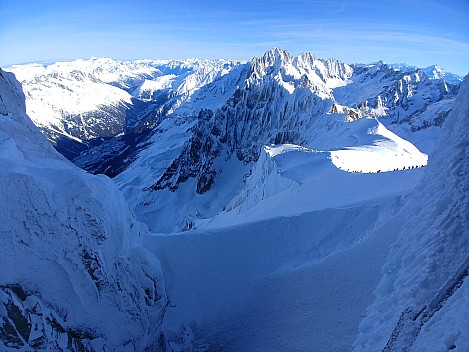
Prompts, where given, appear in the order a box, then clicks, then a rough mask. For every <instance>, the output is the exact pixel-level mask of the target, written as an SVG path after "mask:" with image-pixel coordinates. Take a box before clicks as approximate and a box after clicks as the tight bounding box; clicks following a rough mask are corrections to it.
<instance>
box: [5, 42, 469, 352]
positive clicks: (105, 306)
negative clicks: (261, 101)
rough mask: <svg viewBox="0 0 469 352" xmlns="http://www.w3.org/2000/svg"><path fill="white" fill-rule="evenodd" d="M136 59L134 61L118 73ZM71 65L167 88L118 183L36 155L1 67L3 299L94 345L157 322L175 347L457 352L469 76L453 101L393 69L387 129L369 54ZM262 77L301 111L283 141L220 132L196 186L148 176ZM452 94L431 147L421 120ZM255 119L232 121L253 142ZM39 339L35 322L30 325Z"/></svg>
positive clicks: (380, 67) (377, 73) (283, 124)
mask: <svg viewBox="0 0 469 352" xmlns="http://www.w3.org/2000/svg"><path fill="white" fill-rule="evenodd" d="M73 65H76V63H75V64H73ZM73 65H72V64H66V63H61V64H57V66H56V67H58V68H60V69H61V70H62V72H64V70H66V69H65V68H70V67H72V66H73ZM80 65H82V66H80ZM121 65H122V67H121ZM132 65H136V66H135V67H141V70H142V71H141V73H142V74H141V75H140V74H138V75H133V76H132V72H134V71H132V70H134V69H136V68H135V67H134V66H132ZM78 66H80V67H81V70H82V71H83V72H88V73H90V74H91V73H93V74H94V75H96V76H95V78H96V77H99V81H100V82H101V83H102V82H107V83H111V84H113V85H114V86H111V85H110V87H113V88H115V87H121V88H125V89H128V90H129V91H131V92H132V94H134V95H139V94H140V95H142V97H143V95H145V97H149V96H152V95H153V93H155V92H157V91H161V90H166V89H168V90H171V89H172V90H173V91H172V92H173V93H175V94H176V95H177V96H176V97H175V99H174V101H172V102H171V104H169V105H168V109H169V110H168V111H169V113H172V115H171V118H168V119H165V120H163V121H162V122H161V124H159V125H158V126H157V128H155V129H154V131H153V132H152V135H151V137H150V140H149V141H148V142H149V143H148V146H147V147H146V148H144V149H143V150H142V151H141V152H140V153H139V155H138V157H137V158H136V160H135V161H134V162H133V163H132V165H131V166H130V167H129V168H128V169H127V170H125V171H124V172H123V173H121V174H120V175H118V176H117V177H116V178H115V180H114V182H115V184H117V186H118V187H119V188H120V189H121V191H122V193H121V192H119V191H118V190H117V189H116V187H115V186H114V185H113V182H111V181H110V180H109V179H107V178H106V177H103V176H100V177H94V176H91V175H87V174H85V173H84V172H82V171H80V170H77V169H76V168H75V167H74V166H73V165H71V164H69V163H67V162H66V161H65V160H63V158H61V157H60V156H58V155H57V154H56V153H55V152H54V151H53V150H52V148H51V147H50V146H49V145H48V144H47V142H46V140H45V139H44V138H42V137H41V136H39V135H38V133H37V130H36V129H35V127H34V126H33V125H32V123H31V122H30V121H29V119H28V118H27V117H26V115H25V111H24V106H23V105H22V102H21V100H22V99H23V98H22V97H21V94H20V93H19V90H20V89H19V87H18V86H17V84H16V83H12V80H11V79H10V80H11V81H10V82H9V83H8V84H9V85H13V86H15V84H16V93H15V90H13V93H12V91H11V90H4V89H2V91H1V92H2V94H1V96H2V102H0V114H1V115H0V118H2V119H0V121H1V124H0V127H1V129H0V143H1V144H2V148H1V149H0V164H1V165H0V166H1V167H0V170H1V171H0V177H2V179H3V180H5V182H2V183H1V184H2V185H3V186H2V187H0V192H1V194H2V197H0V211H1V212H2V214H4V215H2V217H4V218H5V219H9V221H7V222H5V223H2V224H0V232H1V233H2V234H7V235H6V236H5V238H7V240H6V241H4V242H5V243H2V245H3V251H2V250H1V249H0V252H1V253H0V254H2V255H1V256H0V265H2V266H3V267H8V266H10V267H13V266H14V267H15V268H16V267H18V268H19V269H18V270H14V271H13V270H12V271H6V272H1V273H0V289H2V290H0V297H1V301H2V302H6V301H8V300H12V299H13V300H15V302H16V303H15V304H16V305H18V306H19V307H21V309H22V310H23V311H26V310H27V309H29V308H31V307H33V306H35V305H36V304H37V303H38V302H39V304H40V305H41V307H43V308H42V309H43V312H45V313H44V316H46V315H47V314H54V316H58V317H61V319H62V320H61V322H62V324H67V327H86V328H87V329H89V331H99V334H100V335H99V337H98V338H96V339H94V340H93V341H94V342H90V345H89V346H91V347H92V349H102V348H103V346H106V347H108V348H115V349H121V348H124V349H125V348H128V349H129V350H142V349H144V348H145V347H148V348H153V349H158V348H161V346H157V345H156V344H157V342H156V341H157V339H159V338H160V333H161V332H162V333H163V334H164V336H163V335H161V336H163V337H162V338H164V340H165V341H166V342H167V343H168V345H169V346H166V347H167V348H170V349H171V350H173V351H184V350H201V351H203V350H208V351H210V350H213V351H215V350H223V351H265V350H301V351H308V350H314V351H331V350H332V351H341V350H345V351H350V350H352V349H353V350H356V351H375V350H383V348H384V347H385V346H386V343H388V346H391V347H390V349H391V350H396V351H397V350H402V349H409V350H413V351H425V350H432V349H434V348H435V347H437V348H439V349H442V350H444V349H446V350H448V349H455V350H465V349H467V346H469V341H468V337H467V331H468V330H469V326H468V323H467V316H468V314H469V305H468V303H467V302H466V301H467V299H465V298H466V297H467V293H468V290H469V288H468V285H467V279H466V277H467V265H466V264H467V252H468V250H469V242H468V236H467V235H468V234H469V228H468V223H467V214H468V209H469V208H468V203H467V199H468V187H467V185H468V180H467V174H468V173H467V170H468V166H467V160H466V159H467V158H466V157H465V156H466V155H467V146H468V145H469V142H468V141H467V136H468V135H469V134H468V127H467V126H468V124H467V117H468V116H469V114H468V106H469V95H468V93H469V81H468V80H467V79H466V81H465V82H464V83H463V86H462V87H461V91H460V94H459V96H458V98H457V99H456V101H455V100H454V99H452V98H451V97H450V98H449V99H443V100H440V101H437V102H434V101H433V100H432V99H433V95H436V94H437V93H438V91H437V90H435V89H434V88H435V87H434V86H432V85H431V84H433V83H430V84H429V85H428V86H427V83H425V82H426V81H425V79H424V78H425V77H424V74H425V72H423V71H419V72H416V71H415V70H408V72H402V77H401V76H399V79H398V80H396V81H395V83H396V87H398V88H399V89H401V90H400V91H399V92H401V93H402V94H403V96H405V98H407V97H408V98H409V100H408V101H406V103H408V102H410V103H409V108H408V111H407V113H408V114H407V115H406V116H405V117H406V118H409V121H407V122H406V124H405V125H401V124H398V126H396V124H394V123H393V122H396V121H397V122H401V121H399V118H396V116H395V115H396V112H397V111H404V110H402V109H403V108H402V107H401V106H398V107H393V108H392V109H391V108H389V106H391V105H389V100H387V99H391V98H393V95H392V94H391V95H386V94H384V93H389V91H388V90H387V88H389V87H387V86H386V85H387V84H389V81H387V80H386V79H385V78H386V77H387V75H389V74H391V73H392V72H394V71H395V69H393V68H392V67H388V66H386V65H384V64H382V63H378V64H373V65H370V66H369V67H368V68H367V71H358V72H361V73H358V74H355V75H354V73H353V70H354V69H355V68H352V67H351V66H348V65H345V64H342V63H340V62H338V61H336V60H333V59H330V60H327V61H325V60H318V59H316V58H315V57H314V56H313V55H311V54H302V55H300V56H299V57H297V58H292V57H291V56H290V55H289V54H288V53H287V52H285V51H283V50H281V49H278V48H274V49H273V50H271V51H269V52H267V53H266V54H265V55H264V57H262V58H260V59H257V58H255V59H254V60H253V61H252V62H251V66H249V65H244V64H239V65H238V64H235V63H232V62H228V61H223V60H219V61H215V62H213V61H201V60H184V61H155V60H142V61H136V62H133V63H130V62H126V63H118V64H116V63H115V62H113V61H112V60H110V59H96V58H93V59H91V60H83V61H79V62H78ZM64 67H65V68H64ZM119 67H121V68H119ZM126 67H127V68H128V71H127V68H126ZM130 67H134V68H132V69H131V68H130ZM116 68H119V69H117V70H115V69H116ZM24 69H25V68H24ZM30 69H31V70H32V69H33V68H30ZM34 69H37V70H39V71H41V72H42V71H44V70H48V69H49V66H47V67H45V66H44V67H40V66H38V67H37V68H34ZM248 69H249V70H248ZM435 70H436V71H435V72H436V73H435V75H437V74H440V75H441V74H442V73H441V70H439V69H438V68H435ZM70 72H72V71H70ZM85 76H86V75H85ZM2 77H3V76H2ZM5 77H10V76H9V75H6V76H5ZM129 77H130V78H129ZM87 79H91V78H89V76H86V77H85V78H84V80H85V81H86V80H87ZM134 79H135V80H134ZM429 79H430V80H438V77H437V76H432V77H430V78H429ZM272 82H276V83H278V85H279V86H281V87H284V88H285V90H286V93H285V95H282V94H283V89H282V92H281V94H280V96H281V97H282V98H285V101H282V102H281V103H282V104H283V103H285V102H287V103H285V104H286V105H289V108H290V106H292V107H291V108H290V109H294V110H295V109H297V110H295V111H300V112H299V113H298V114H299V116H296V115H295V118H296V120H294V121H293V122H291V121H283V120H281V118H280V117H278V116H274V117H272V120H271V121H270V125H269V127H270V128H272V129H274V131H273V132H272V133H273V134H272V135H275V133H277V132H278V133H282V132H284V131H285V130H288V131H290V130H292V129H294V130H295V131H298V133H299V134H300V135H301V137H302V138H298V141H299V142H298V144H293V143H285V144H277V145H272V144H269V145H265V146H263V147H262V149H261V150H260V156H259V158H258V160H257V161H256V162H254V163H249V162H246V163H243V162H240V161H239V160H238V159H237V158H236V157H235V155H234V153H233V150H231V151H230V150H229V146H226V145H224V146H223V147H222V149H221V150H220V154H219V156H218V157H216V158H215V159H214V160H213V161H210V162H211V163H212V162H213V168H214V170H216V172H217V178H216V182H215V183H214V184H213V186H212V188H211V189H210V190H208V191H207V192H205V193H204V194H202V195H200V194H196V193H195V192H194V189H195V184H196V180H195V179H191V178H189V179H188V180H187V181H186V182H183V183H181V184H179V185H178V188H177V190H176V191H175V192H171V191H169V190H168V189H162V190H158V191H154V190H152V189H151V185H153V184H154V183H155V182H156V181H157V180H158V178H159V177H160V176H161V175H162V174H163V173H164V172H165V171H166V170H167V169H168V167H169V166H170V165H171V164H172V163H173V162H174V160H176V159H177V158H178V157H179V155H180V154H181V151H182V150H183V149H184V147H185V146H186V144H187V143H188V141H190V138H191V137H192V136H193V133H194V132H193V128H194V126H196V124H197V121H196V118H195V116H194V111H197V110H199V109H200V108H202V107H205V108H207V107H209V108H212V109H217V108H220V109H223V107H226V105H225V104H226V101H227V99H228V98H229V97H231V96H232V95H233V94H234V92H235V91H237V90H238V89H239V87H242V89H254V90H255V89H257V88H256V86H259V87H267V88H266V91H265V92H267V93H269V92H271V91H270V90H269V89H270V88H271V87H270V86H269V84H271V83H272ZM98 83H99V82H98ZM101 83H99V84H101ZM209 83H210V84H209ZM103 84H104V83H103ZM262 84H265V86H263V85H262ZM255 85H256V86H255ZM72 87H73V85H72ZM406 87H407V88H408V90H406V89H405V88H406ZM2 88H3V87H2ZM305 88H306V89H305ZM106 89H107V88H106ZM116 89H117V88H116ZM4 92H5V93H4ZM122 92H126V91H125V90H122ZM159 93H161V92H159ZM4 94H10V95H9V96H5V95H4ZM15 94H16V95H15ZM67 94H68V93H67ZM126 94H127V93H126ZM396 94H397V93H396ZM312 95H314V98H318V99H317V100H314V99H312V98H311V99H310V100H302V99H303V98H305V97H306V98H307V97H311V96H312ZM129 96H130V95H129ZM4 97H5V99H4ZM401 98H402V97H400V96H397V98H396V99H401ZM77 99H78V97H77ZM145 99H146V98H145ZM402 99H403V98H402ZM368 100H370V102H371V101H374V102H376V104H375V105H374V106H373V107H371V108H369V107H368V105H367V104H368ZM5 102H6V103H5ZM65 102H66V103H67V104H71V103H70V102H67V101H66V100H65ZM306 102H309V103H311V104H310V105H308V104H306ZM426 102H431V103H428V104H427V103H426ZM302 103H304V104H303V105H302ZM358 103H364V104H363V105H362V106H361V107H358V106H357V107H356V108H352V106H354V104H358ZM333 104H335V106H336V107H337V111H336V112H332V109H331V106H332V105H333ZM373 104H374V103H373ZM386 104H388V105H386ZM453 104H454V105H453ZM286 105H285V106H286ZM279 106H281V107H283V105H279ZM370 106H371V104H370ZM73 108H75V107H73ZM18 109H19V110H18ZM348 109H355V110H354V111H356V112H357V114H358V115H359V116H358V119H350V118H347V117H346V116H344V115H345V114H347V112H348V111H350V110H348ZM400 109H401V110H400ZM451 109H452V112H451V113H449V115H448V119H447V121H446V122H445V123H444V124H443V126H444V129H445V133H444V135H443V137H442V139H441V143H440V145H439V146H438V147H437V148H436V150H435V154H430V158H429V157H428V156H427V154H425V153H430V152H431V151H432V149H433V147H432V141H434V140H435V138H436V137H437V135H438V134H439V133H438V132H437V127H435V126H436V125H437V124H436V122H435V121H436V119H437V117H438V116H443V115H445V114H447V113H448V111H449V110H451ZM280 110H283V109H280ZM271 111H277V110H276V109H275V108H272V109H271ZM326 111H328V112H326ZM4 116H6V118H5V119H3V117H4ZM263 116H264V115H263ZM370 116H371V117H370ZM398 116H399V115H398ZM376 117H380V119H379V120H378V119H377V118H376ZM275 119H277V120H275ZM441 120H442V121H443V120H444V119H441ZM277 123H278V124H277ZM25 126H26V127H25ZM227 126H228V125H227ZM259 126H260V125H259V124H257V125H256V124H252V125H249V123H247V124H246V126H242V129H243V130H244V129H245V128H246V129H249V128H252V130H250V131H247V132H246V136H247V137H246V138H248V137H249V138H251V137H252V138H253V139H254V140H255V141H256V142H257V141H258V140H259V139H262V138H264V137H265V136H264V135H262V133H264V131H262V129H260V128H259ZM217 127H219V126H217ZM223 127H226V126H223ZM228 127H229V128H231V127H233V126H228ZM237 127H238V126H235V127H234V128H237ZM287 127H288V128H289V129H287ZM414 127H415V128H417V130H418V129H419V128H420V127H422V128H423V127H424V128H423V129H422V131H420V130H419V132H417V133H413V132H412V129H413V128H414ZM256 128H257V129H256ZM276 128H277V130H275V129H276ZM243 133H244V131H243ZM398 134H399V135H400V136H398ZM253 136H254V137H253ZM265 139H266V140H269V139H268V138H265ZM244 142H246V145H249V144H248V143H249V142H251V141H249V140H248V141H241V143H244ZM411 142H412V143H411ZM262 143H265V142H262ZM253 145H254V144H253ZM260 145H262V144H260ZM256 146H257V147H258V146H259V145H256ZM241 147H242V146H239V145H238V146H237V148H241ZM256 151H257V149H256ZM422 151H423V152H422ZM230 153H231V154H230ZM427 162H428V164H429V166H428V167H423V166H426V165H427ZM180 167H182V166H180ZM11 185H14V187H12V186H11ZM124 197H125V199H126V201H127V202H128V203H129V205H130V207H131V208H132V209H133V210H134V211H135V214H136V216H137V217H138V219H139V220H141V221H144V222H145V224H146V225H147V226H148V228H147V227H146V226H145V225H143V224H141V223H139V222H138V221H137V220H136V218H135V216H134V213H133V212H132V211H130V210H129V208H128V205H127V204H126V202H125V201H124ZM12 234H13V235H12ZM20 235H21V236H20ZM7 236H10V237H7ZM15 236H16V237H15ZM22 241H23V242H22ZM25 243H26V244H30V247H28V246H27V245H25ZM82 247H85V248H87V249H89V250H90V251H92V253H93V255H95V256H96V258H98V259H99V260H98V263H101V264H99V270H102V272H103V273H104V274H103V275H102V276H100V277H101V279H102V280H103V281H104V282H105V284H106V285H105V286H106V287H107V289H106V290H100V289H99V287H97V286H99V285H96V282H95V281H94V280H95V279H94V278H93V277H92V275H91V278H90V271H87V270H86V268H83V265H84V264H86V263H84V262H83V258H82V257H83V256H82V257H80V253H79V248H82ZM25 253H27V255H25ZM25 257H26V258H28V259H27V260H26V261H25V260H24V258H25ZM85 262H86V260H85ZM85 266H86V265H85ZM99 270H98V272H99V273H100V271H99ZM93 272H94V271H93ZM52 277H53V278H54V280H52V279H51V278H52ZM163 277H164V279H163ZM16 282H20V283H21V284H22V285H24V286H25V287H27V288H28V289H29V290H30V291H28V292H40V293H41V296H36V295H31V296H30V297H29V298H28V300H27V301H26V302H25V303H21V302H20V299H18V297H16V296H14V295H13V294H12V293H11V292H10V291H11V289H4V288H3V287H5V284H8V283H16ZM98 282H101V281H99V280H98ZM148 292H150V293H151V294H150V296H151V297H148ZM10 297H13V298H10ZM15 297H16V298H15ZM156 297H158V299H156ZM148 300H150V302H152V303H151V304H148ZM67 301H73V302H76V303H75V304H74V305H73V306H70V305H69V304H67ZM4 307H5V306H4V305H0V315H2V317H4V316H6V315H7V314H8V312H7V310H6V308H4ZM56 307H59V308H57V309H56ZM435 307H437V308H438V309H437V308H435ZM60 309H63V310H65V311H66V313H67V319H65V318H63V316H60V314H58V313H57V311H60ZM406 309H409V310H406ZM403 312H404V314H402V313H403ZM406 312H407V313H406ZM408 312H413V313H412V314H413V316H416V317H417V318H416V319H414V320H412V321H410V319H408V318H407V316H410V315H408V314H410V313H408ZM417 312H420V315H418V316H417V315H416V314H417ZM406 314H407V315H406ZM31 319H38V321H39V322H40V324H39V325H41V324H45V323H43V322H42V320H41V318H40V316H34V317H33V318H31ZM399 321H401V323H402V324H400V323H399ZM109 322H112V324H110V323H109ZM418 324H420V325H418ZM399 329H401V330H399ZM418 329H420V330H418ZM416 331H418V332H417V333H416ZM40 335H41V331H40V329H33V330H32V335H31V336H32V337H31V339H32V338H34V337H35V336H40ZM409 337H410V338H409ZM65 338H66V336H59V337H57V338H56V340H57V341H59V340H60V339H62V340H64V339H65ZM60 341H61V340H60ZM64 341H65V340H64ZM64 341H62V342H58V343H59V344H61V346H64V344H66V341H65V342H64ZM128 341H131V343H127V342H128ZM388 341H389V342H388ZM409 341H410V342H409ZM124 345H125V347H124ZM0 346H1V345H0Z"/></svg>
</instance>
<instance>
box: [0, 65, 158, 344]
mask: <svg viewBox="0 0 469 352" xmlns="http://www.w3.org/2000/svg"><path fill="white" fill-rule="evenodd" d="M0 218H1V221H0V241H1V245H0V267H1V268H2V269H1V270H0V350H2V351H9V350H17V349H21V350H31V349H46V350H65V349H68V350H74V351H75V350H76V351H95V350H101V349H106V350H110V349H114V348H118V349H119V350H124V351H134V350H135V351H142V350H144V349H145V348H150V349H151V350H156V349H158V348H159V347H161V345H160V344H161V343H163V342H161V341H162V338H161V336H160V335H161V321H162V316H163V314H164V309H165V306H166V297H165V293H164V282H163V277H162V273H161V269H160V264H159V261H158V260H157V258H156V257H155V256H154V255H152V254H150V253H149V252H147V251H146V250H144V249H143V248H142V247H141V246H140V238H141V236H143V235H144V234H145V231H146V230H145V227H144V225H142V224H141V223H139V222H138V221H137V220H136V219H135V217H134V214H133V213H132V212H131V211H130V209H129V207H128V206H127V204H126V202H125V201H124V198H123V196H122V194H121V193H120V191H118V190H117V188H116V187H115V186H114V184H113V183H112V182H111V181H110V180H109V179H108V178H107V177H95V176H92V175H89V174H86V173H85V172H84V171H82V170H80V169H78V168H77V167H75V166H74V165H73V164H71V163H70V162H68V161H66V160H65V159H64V158H63V157H62V156H61V155H59V154H58V153H57V152H56V151H55V150H54V149H53V148H52V146H51V145H50V143H49V142H48V141H47V140H46V138H45V137H44V136H43V135H42V134H41V133H40V132H39V130H38V129H37V127H35V126H34V125H33V123H32V122H31V120H30V119H29V118H28V116H27V115H26V111H25V105H24V95H23V93H22V90H21V87H20V85H19V83H18V82H17V81H16V79H15V78H14V76H13V74H11V73H5V72H3V71H0ZM159 340H160V341H159Z"/></svg>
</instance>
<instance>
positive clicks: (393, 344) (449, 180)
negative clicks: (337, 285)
mask: <svg viewBox="0 0 469 352" xmlns="http://www.w3.org/2000/svg"><path fill="white" fill-rule="evenodd" d="M468 155H469V77H466V78H465V79H464V81H463V83H462V85H461V88H460V91H459V95H458V97H457V98H456V102H455V105H454V107H453V110H452V112H451V113H450V114H449V116H448V118H447V120H446V122H445V123H444V125H443V133H442V136H441V139H440V143H439V146H438V147H437V148H436V151H435V153H434V155H433V156H432V157H430V161H429V167H428V169H427V172H426V174H425V175H424V177H423V179H422V181H421V183H420V184H419V186H418V187H417V188H416V190H415V191H414V193H413V195H412V196H411V197H410V198H409V199H408V201H407V203H406V206H405V207H404V208H403V209H402V210H401V212H400V213H399V214H398V215H397V219H398V220H399V221H400V223H401V224H402V227H401V230H400V231H399V234H398V240H397V242H396V243H395V245H394V246H393V248H392V250H391V252H390V254H389V256H388V258H387V260H386V264H385V265H384V267H383V277H382V279H381V282H380V284H379V285H378V287H377V289H376V291H375V295H376V300H375V302H374V303H373V304H372V305H371V306H370V307H369V308H368V312H367V316H366V318H365V319H364V320H363V321H362V322H361V324H360V334H359V336H358V338H357V340H356V342H355V345H354V346H355V350H356V351H371V350H373V351H377V350H381V349H382V350H383V351H403V350H405V351H407V350H409V351H430V350H433V351H446V350H455V351H467V350H468V348H469V334H468V331H469V320H468V316H469V300H468V299H467V297H468V294H469V279H468V278H467V276H468V275H469V159H468Z"/></svg>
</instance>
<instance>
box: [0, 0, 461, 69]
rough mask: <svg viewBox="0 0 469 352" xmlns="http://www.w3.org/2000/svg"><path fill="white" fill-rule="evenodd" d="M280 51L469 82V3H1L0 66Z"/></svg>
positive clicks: (32, 0)
mask: <svg viewBox="0 0 469 352" xmlns="http://www.w3.org/2000/svg"><path fill="white" fill-rule="evenodd" d="M274 46H278V47H281V48H283V49H285V50H287V51H289V52H290V53H291V54H292V55H297V54H299V53H301V52H305V51H309V52H313V53H314V54H316V56H317V57H319V58H324V59H327V58H329V57H335V58H337V59H339V60H341V61H344V62H347V63H354V62H359V63H370V62H376V61H379V60H384V61H385V62H387V63H407V64H410V65H415V66H418V67H426V66H429V65H433V64H439V65H440V66H442V67H443V68H444V69H446V70H447V71H450V72H454V73H457V74H460V75H465V74H467V73H468V72H469V0H448V1H442V0H438V1H435V0H419V1H416V0H394V1H387V0H384V1H364V0H349V1H334V0H330V1H328V0H248V1H245V0H204V1H190V0H165V1H160V0H76V1H75V0H70V1H67V0H61V1H56V0H0V66H2V67H5V66H8V65H11V64H19V63H27V62H38V61H59V60H71V59H77V58H89V57H91V56H100V57H101V56H105V57H111V58H114V59H121V60H132V59H143V58H151V59H171V58H175V59H181V58H189V57H196V58H209V59H213V58H228V59H241V60H249V59H251V58H252V57H254V56H261V55H262V54H263V53H264V52H265V51H266V50H268V49H270V48H272V47H274Z"/></svg>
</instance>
